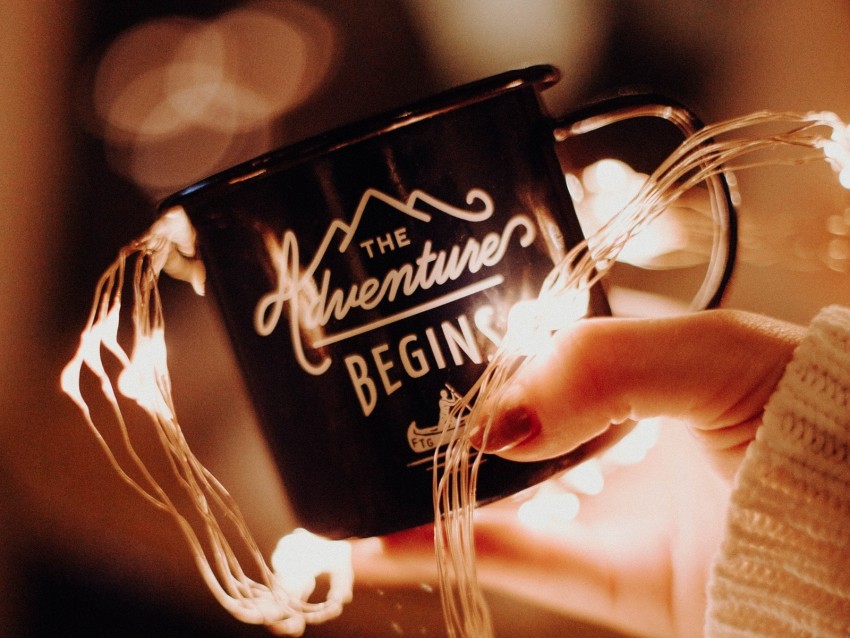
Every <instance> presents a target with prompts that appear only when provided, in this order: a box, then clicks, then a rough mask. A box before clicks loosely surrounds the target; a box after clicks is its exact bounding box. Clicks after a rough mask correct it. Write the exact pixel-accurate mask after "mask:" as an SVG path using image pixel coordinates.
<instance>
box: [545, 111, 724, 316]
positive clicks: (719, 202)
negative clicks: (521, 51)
mask: <svg viewBox="0 0 850 638" xmlns="http://www.w3.org/2000/svg"><path fill="white" fill-rule="evenodd" d="M639 117H658V118H661V119H664V120H667V121H668V122H670V123H671V124H673V125H674V126H676V127H677V128H678V129H679V130H680V131H681V132H682V134H683V135H684V136H685V138H687V137H689V136H691V135H693V134H694V133H696V132H697V131H698V130H699V129H701V128H702V126H703V124H702V122H701V121H700V120H699V119H698V118H697V117H696V116H695V115H694V114H693V113H692V112H691V111H690V110H689V109H688V108H687V107H685V106H683V105H681V104H679V103H677V102H675V101H673V100H670V99H668V98H664V97H661V96H658V95H627V96H622V97H616V98H612V99H608V100H603V101H601V102H597V103H594V104H591V105H589V106H587V107H584V108H582V109H579V110H577V111H575V112H572V113H570V114H569V115H568V116H566V117H564V118H561V119H556V120H555V121H554V122H553V135H554V138H555V141H556V142H563V141H565V140H567V139H569V138H571V137H576V136H578V135H582V134H584V133H590V132H591V131H596V130H599V129H601V128H603V127H605V126H609V125H611V124H616V123H617V122H622V121H625V120H630V119H634V118H639ZM705 182H706V185H707V186H708V192H709V197H710V201H711V215H712V219H713V222H714V237H713V241H712V249H711V256H710V258H709V263H708V269H707V271H706V275H705V279H704V280H703V282H702V284H701V286H700V288H699V290H698V291H697V293H696V294H695V296H694V298H693V300H692V301H691V308H692V309H694V310H705V309H709V308H716V307H718V306H719V305H720V302H721V300H722V298H723V294H724V291H725V290H726V285H727V284H728V283H729V279H730V278H731V276H732V270H733V268H734V266H735V255H736V251H737V243H738V220H737V215H736V212H735V206H734V204H733V201H732V191H731V188H730V186H729V181H728V179H727V177H726V175H725V173H723V172H721V173H717V174H714V175H711V176H710V177H708V178H707V179H706V180H705Z"/></svg>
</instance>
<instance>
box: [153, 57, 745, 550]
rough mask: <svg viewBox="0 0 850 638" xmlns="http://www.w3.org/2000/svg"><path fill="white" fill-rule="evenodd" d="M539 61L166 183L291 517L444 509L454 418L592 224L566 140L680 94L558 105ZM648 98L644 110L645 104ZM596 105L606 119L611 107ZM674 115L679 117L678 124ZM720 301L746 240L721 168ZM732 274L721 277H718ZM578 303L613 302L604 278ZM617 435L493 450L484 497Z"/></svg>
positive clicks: (710, 288) (375, 525)
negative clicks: (581, 207) (441, 476)
mask: <svg viewBox="0 0 850 638" xmlns="http://www.w3.org/2000/svg"><path fill="white" fill-rule="evenodd" d="M558 78H559V73H558V71H557V69H555V68H554V67H551V66H534V67H530V68H527V69H523V70H517V71H512V72H508V73H504V74H501V75H497V76H494V77H490V78H487V79H484V80H480V81H478V82H474V83H471V84H467V85H464V86H462V87H459V88H455V89H452V90H450V91H447V92H444V93H442V94H440V95H437V96H435V97H432V98H430V99H427V100H425V101H422V102H419V103H416V104H414V105H412V106H409V107H406V108H402V109H399V110H396V111H394V112H392V113H388V114H384V115H381V116H378V117H375V118H372V119H369V120H367V121H363V122H359V123H356V124H353V125H349V126H344V127H342V128H339V129H337V130H334V131H332V132H328V133H326V134H323V135H319V136H317V137H314V138H311V139H308V140H305V141H302V142H299V143H296V144H293V145H290V146H287V147H284V148H281V149H278V150H274V151H272V152H270V153H267V154H265V155H262V156H260V157H258V158H256V159H253V160H250V161H248V162H245V163H243V164H241V165H239V166H235V167H233V168H230V169H227V170H225V171H223V172H221V173H219V174H217V175H215V176H212V177H210V178H208V179H205V180H203V181H201V182H199V183H197V184H195V185H193V186H190V187H188V188H185V189H183V190H182V191H180V192H178V193H176V194H174V195H172V196H170V197H168V198H167V199H165V200H164V201H163V202H162V203H161V205H160V210H161V211H162V212H165V211H168V210H170V209H172V208H174V207H182V209H184V210H185V212H186V214H187V215H188V217H189V219H190V221H191V222H192V225H193V226H194V228H195V230H196V233H197V244H198V250H199V254H200V255H201V258H202V260H203V262H204V265H205V267H206V270H207V281H208V287H209V289H210V290H211V291H212V295H213V297H214V299H215V300H216V302H217V305H218V307H219V309H220V311H221V315H222V317H223V320H224V323H225V325H226V327H227V331H228V334H229V337H230V340H231V342H232V345H233V348H234V350H235V354H236V358H237V361H238V364H239V366H240V368H241V371H242V373H243V375H244V380H245V384H246V387H247V390H248V392H249V396H250V398H251V401H252V404H253V407H254V409H255V411H256V416H257V418H258V420H259V423H260V425H261V428H262V431H263V433H264V435H265V437H266V438H267V441H268V444H269V446H270V448H271V451H272V453H273V456H274V458H275V461H276V464H277V466H278V468H279V471H280V474H281V477H282V479H283V482H284V485H285V487H286V490H287V493H288V495H289V498H290V500H291V505H292V508H293V510H294V512H295V515H296V517H297V519H298V524H299V525H301V526H303V527H305V528H307V529H309V530H310V531H312V532H314V533H317V534H321V535H323V536H326V537H329V538H335V539H339V538H350V537H366V536H376V535H384V534H388V533H390V532H394V531H398V530H401V529H405V528H409V527H413V526H417V525H420V524H423V523H426V522H428V521H430V520H433V515H434V514H433V504H432V473H433V471H434V470H433V463H432V461H433V459H434V455H435V451H438V450H437V447H438V441H439V436H440V430H441V427H442V426H441V415H445V414H446V412H447V410H449V409H450V407H451V405H452V404H453V403H454V402H456V401H457V400H458V399H459V397H460V396H462V395H463V394H464V393H465V392H466V391H467V390H468V389H469V388H470V387H471V386H472V385H473V383H474V382H475V380H476V379H477V378H478V377H479V376H480V374H481V373H482V371H483V370H484V368H485V366H486V365H487V362H488V357H489V356H490V355H491V354H492V353H493V352H494V350H495V349H496V347H497V344H498V343H499V340H500V339H501V337H502V336H503V335H504V331H505V321H506V317H507V315H508V312H509V310H510V309H511V307H512V306H514V304H516V303H517V302H519V301H522V300H526V299H531V298H534V297H535V296H536V295H537V293H538V290H539V288H540V284H541V282H542V281H543V279H544V277H545V276H546V275H547V274H548V273H549V272H550V271H551V269H552V268H553V265H554V264H555V263H556V262H557V261H558V260H559V259H560V258H561V257H563V256H564V255H565V254H566V252H567V251H569V249H570V248H571V247H572V246H574V245H575V244H576V243H577V242H580V241H581V240H582V239H583V235H582V230H581V227H580V223H579V220H578V219H577V216H576V212H575V208H574V205H573V201H572V199H571V196H570V192H569V191H568V188H567V185H566V182H565V177H564V170H563V167H562V162H561V161H560V160H559V157H558V153H557V152H556V146H558V143H557V140H558V139H566V138H568V137H571V136H576V135H578V136H581V135H583V134H584V133H585V131H584V130H580V129H581V126H584V127H585V129H587V130H595V129H598V128H602V127H605V126H607V125H609V124H610V123H611V122H614V121H620V120H623V119H627V118H629V117H632V116H633V115H634V114H635V113H639V114H642V115H644V116H648V117H653V118H654V117H660V118H662V119H666V120H670V121H673V123H674V125H675V126H676V127H677V128H679V129H680V130H681V131H682V132H683V134H687V133H688V132H689V131H691V130H696V128H697V127H698V126H699V124H698V122H697V121H696V120H695V119H694V118H693V117H692V116H691V115H690V114H688V113H687V111H686V110H685V109H683V108H682V107H680V106H678V105H675V104H673V103H669V102H668V103H660V102H659V103H655V102H652V103H651V102H649V101H644V102H641V103H640V104H638V103H632V102H629V101H628V100H627V101H626V102H622V101H621V102H614V103H607V104H605V105H603V106H601V107H593V108H592V109H591V110H590V111H587V112H585V113H584V114H582V115H581V117H579V118H576V117H575V115H574V116H571V117H569V118H562V119H553V118H552V117H550V116H549V115H548V114H547V112H546V109H545V108H544V106H543V104H542V102H541V99H540V93H541V91H542V90H543V89H545V88H546V87H548V86H550V85H552V84H554V83H555V82H557V80H558ZM641 109H643V110H641ZM600 118H601V119H600ZM680 120H681V121H680ZM715 182H716V184H718V186H716V188H717V192H715V193H714V194H713V197H714V199H715V200H717V201H715V202H714V206H713V208H714V209H716V212H715V214H716V215H717V216H718V217H719V218H720V219H721V221H722V224H721V226H722V228H723V229H724V230H723V231H722V233H721V235H723V236H722V237H721V241H719V242H718V244H719V245H720V246H721V248H719V249H718V250H716V251H715V254H714V255H713V260H714V262H715V263H714V265H712V267H711V268H709V270H710V272H711V273H712V276H711V277H709V278H708V279H707V284H706V286H705V288H706V289H707V294H704V295H703V297H705V299H706V303H704V304H702V305H711V304H712V303H716V301H717V299H719V294H720V293H721V292H722V289H723V286H724V285H725V283H726V279H727V277H728V273H729V270H730V268H731V264H732V261H733V255H734V233H733V232H732V229H733V226H734V213H733V208H732V204H731V201H730V199H729V196H728V195H729V194H728V189H727V187H726V185H725V182H724V180H723V178H722V176H720V177H718V178H716V180H715ZM718 273H719V275H718ZM581 310H582V312H581V314H582V315H584V314H586V315H608V314H610V308H609V305H608V302H607V299H606V295H605V293H604V291H603V289H602V287H601V286H594V287H593V288H592V289H591V290H590V296H589V302H588V307H587V308H586V309H581ZM621 434H622V429H611V430H609V431H608V432H607V433H605V434H602V435H601V436H599V437H597V438H596V439H594V440H592V441H590V442H588V443H586V444H585V445H583V446H582V447H581V448H579V449H578V450H576V451H574V452H572V453H570V454H567V455H564V456H562V457H559V458H555V459H551V460H547V461H542V462H535V463H515V462H510V461H506V460H503V459H501V458H499V457H496V456H490V455H486V456H485V458H484V462H483V463H482V464H481V467H480V471H479V476H478V493H477V496H478V502H479V503H486V502H489V501H493V500H496V499H500V498H502V497H504V496H507V495H510V494H513V493H516V492H518V491H520V490H522V489H524V488H526V487H529V486H531V485H534V484H536V483H538V482H540V481H542V480H544V479H546V478H547V477H550V476H552V475H553V474H555V473H557V472H560V471H562V470H564V469H566V468H568V467H571V466H573V465H575V464H576V463H578V462H580V461H581V460H582V459H584V458H586V457H588V456H589V455H592V454H595V453H597V452H599V451H600V450H602V449H604V448H606V447H607V446H609V445H610V444H611V443H612V442H613V441H614V440H615V439H617V438H618V437H619V436H621Z"/></svg>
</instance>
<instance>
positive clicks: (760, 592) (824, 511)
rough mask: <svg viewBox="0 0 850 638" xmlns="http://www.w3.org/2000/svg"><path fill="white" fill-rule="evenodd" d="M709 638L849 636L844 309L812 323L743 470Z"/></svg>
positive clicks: (717, 576)
mask: <svg viewBox="0 0 850 638" xmlns="http://www.w3.org/2000/svg"><path fill="white" fill-rule="evenodd" d="M708 594H709V596H708V598H709V602H708V612H707V617H706V632H705V634H706V636H708V637H712V638H714V637H718V636H723V637H724V638H726V637H732V636H735V637H737V636H741V637H743V636H747V637H755V636H770V637H777V638H792V637H797V636H818V637H833V636H834V637H836V638H838V637H842V638H847V637H848V636H850V309H845V308H839V307H836V306H832V307H829V308H826V309H824V310H822V311H821V312H820V313H819V314H818V316H817V317H816V318H815V319H814V321H813V322H812V324H811V327H810V329H809V332H808V334H807V335H806V337H805V339H804V340H803V342H802V343H801V344H800V346H799V347H798V349H797V350H796V352H795V354H794V357H793V359H792V361H791V363H790V364H789V365H788V368H787V369H786V371H785V374H784V376H783V378H782V380H781V381H780V383H779V385H778V386H777V389H776V391H775V393H774V394H773V396H772V397H771V399H770V401H769V402H768V404H767V407H766V409H765V415H764V422H763V425H762V426H761V428H760V429H759V431H758V435H757V437H756V440H755V442H754V443H753V444H752V445H750V448H749V450H748V451H747V455H746V458H745V460H744V463H743V465H742V466H741V469H740V471H739V474H738V477H737V480H736V485H735V488H734V490H733V493H732V500H731V504H730V508H729V512H728V517H727V521H726V530H725V534H724V541H723V544H722V546H721V548H720V551H719V553H718V555H717V557H716V558H715V561H714V564H713V566H712V574H711V579H710V582H709V589H708Z"/></svg>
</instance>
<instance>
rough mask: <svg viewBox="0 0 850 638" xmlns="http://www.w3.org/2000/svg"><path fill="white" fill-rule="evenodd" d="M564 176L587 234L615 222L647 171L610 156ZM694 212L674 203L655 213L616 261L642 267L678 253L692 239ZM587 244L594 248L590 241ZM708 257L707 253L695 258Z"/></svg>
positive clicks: (626, 245) (686, 246)
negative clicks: (690, 230)
mask: <svg viewBox="0 0 850 638" xmlns="http://www.w3.org/2000/svg"><path fill="white" fill-rule="evenodd" d="M566 180H567V187H568V188H569V190H570V195H571V196H572V198H573V201H574V202H575V204H576V213H577V215H578V217H579V221H580V222H581V225H582V229H583V230H584V232H585V235H587V236H588V237H590V236H592V235H593V234H594V233H595V232H597V231H598V230H599V229H600V228H602V226H603V225H605V224H606V223H612V220H614V221H613V223H616V219H615V218H616V217H617V215H618V214H619V213H620V212H621V211H622V210H623V209H624V208H625V207H626V205H627V204H628V203H629V201H630V200H631V199H632V198H633V197H634V196H635V195H637V193H638V191H639V190H640V189H641V187H642V186H643V185H644V184H645V183H646V180H647V175H645V174H643V173H638V172H636V171H634V170H633V169H632V168H631V167H630V166H629V165H628V164H626V163H625V162H622V161H620V160H616V159H610V158H609V159H602V160H599V161H598V162H595V163H593V164H591V165H590V166H588V167H587V168H585V169H584V170H583V171H581V174H580V176H578V175H574V174H569V175H567V176H566ZM706 204H707V201H706ZM696 214H697V215H699V213H698V212H697V213H696ZM704 215H705V217H706V218H707V217H708V216H709V215H710V211H709V210H706V211H705V213H704ZM693 216H694V211H693V210H690V209H687V208H684V207H676V206H674V207H672V208H671V209H670V210H668V211H665V212H664V214H661V215H658V216H656V217H655V218H654V219H653V220H652V221H651V222H650V223H649V224H647V225H646V226H644V227H643V228H641V229H640V232H638V233H636V234H634V235H632V236H631V237H630V239H629V240H628V242H627V243H626V244H625V245H624V246H623V248H622V250H620V252H619V254H618V256H617V261H620V262H623V263H628V264H632V265H635V266H639V267H643V268H653V267H658V264H659V263H660V262H661V261H662V258H663V257H664V256H666V255H670V254H671V253H681V252H682V251H684V250H685V249H687V248H688V247H689V244H690V243H692V242H690V238H689V234H688V225H689V223H691V222H690V221H689V218H692V217H693ZM624 221H625V220H624ZM590 247H591V250H593V248H594V246H593V244H592V243H591V246H590ZM707 259H708V255H705V256H704V257H699V258H698V260H701V261H705V260H707Z"/></svg>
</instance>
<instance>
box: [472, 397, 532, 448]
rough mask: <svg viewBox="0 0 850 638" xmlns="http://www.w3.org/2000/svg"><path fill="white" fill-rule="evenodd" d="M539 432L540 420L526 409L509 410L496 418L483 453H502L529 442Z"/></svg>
mask: <svg viewBox="0 0 850 638" xmlns="http://www.w3.org/2000/svg"><path fill="white" fill-rule="evenodd" d="M538 432H540V419H539V418H538V416H537V414H536V413H535V412H534V411H533V410H530V409H528V408H526V407H515V408H509V409H507V410H505V411H504V412H501V413H499V414H498V416H496V418H495V420H494V421H493V424H492V425H491V426H490V432H489V434H488V435H487V445H486V446H485V447H484V451H485V452H487V453H489V454H494V453H498V452H504V451H506V450H509V449H511V448H513V447H516V446H517V445H519V444H520V443H523V442H524V441H527V440H529V439H530V438H532V437H534V436H536V435H537V433H538Z"/></svg>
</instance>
